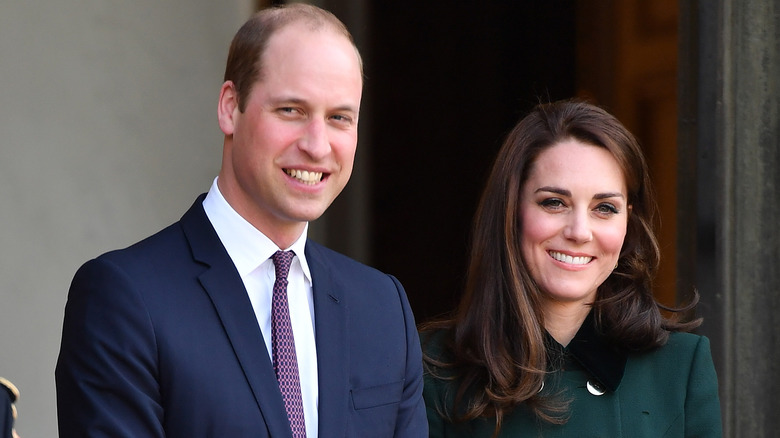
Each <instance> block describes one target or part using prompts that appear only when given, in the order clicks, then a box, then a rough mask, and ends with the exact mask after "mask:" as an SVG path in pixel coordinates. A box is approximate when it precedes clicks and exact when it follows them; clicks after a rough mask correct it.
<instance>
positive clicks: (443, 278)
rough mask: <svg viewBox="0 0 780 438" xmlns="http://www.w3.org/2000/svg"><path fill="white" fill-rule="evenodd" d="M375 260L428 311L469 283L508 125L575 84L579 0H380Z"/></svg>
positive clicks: (373, 46) (374, 37) (372, 86)
mask: <svg viewBox="0 0 780 438" xmlns="http://www.w3.org/2000/svg"><path fill="white" fill-rule="evenodd" d="M369 7H370V10H369V12H368V14H369V17H370V19H369V20H368V21H369V23H370V29H371V31H370V32H369V35H370V40H369V44H370V48H369V50H367V51H365V53H368V54H369V57H368V58H367V59H366V60H365V61H366V78H367V79H366V88H367V90H368V92H369V93H370V95H371V99H370V108H369V111H370V113H371V122H370V123H371V129H370V136H369V138H368V139H366V140H363V139H361V141H368V142H370V143H371V160H370V163H371V164H370V167H371V176H370V177H369V180H370V181H371V184H372V187H371V198H370V202H371V206H370V207H371V208H370V210H371V221H372V222H371V223H372V227H371V228H372V235H371V253H372V254H371V259H372V260H371V263H372V264H373V265H375V266H376V267H377V268H379V269H381V270H383V271H385V272H388V273H391V274H394V275H396V276H397V277H398V278H399V279H400V280H401V282H402V283H403V284H404V286H405V287H406V290H407V293H408V295H409V299H410V301H411V304H412V308H413V310H414V312H415V315H416V317H417V321H418V322H422V321H425V320H426V319H428V318H430V317H432V316H435V315H438V314H441V313H443V312H446V311H449V310H451V309H452V308H453V306H454V305H455V303H456V302H457V298H458V297H459V296H460V291H461V290H462V285H463V279H464V272H465V269H466V263H467V254H468V245H469V243H468V242H469V234H470V228H471V220H472V216H473V214H474V210H475V208H476V204H477V201H478V198H479V194H480V192H481V189H482V185H483V183H484V180H485V178H486V177H487V172H488V171H489V167H490V165H491V163H492V160H493V158H494V156H495V154H496V152H497V150H498V148H499V147H500V145H501V142H502V140H503V138H504V136H505V135H506V133H507V132H508V131H509V129H511V127H512V125H514V123H515V122H516V121H517V120H518V118H519V117H521V116H522V115H524V114H525V112H526V111H528V110H529V109H530V107H531V106H533V105H534V104H535V103H537V102H538V101H540V100H541V101H548V100H556V99H561V98H568V97H571V96H573V95H574V94H575V92H576V86H575V84H576V78H575V70H576V41H575V38H576V29H575V26H576V16H575V1H573V0H571V1H531V2H526V1H487V2H484V1H483V2H453V1H421V2H389V1H388V2H370V6H369Z"/></svg>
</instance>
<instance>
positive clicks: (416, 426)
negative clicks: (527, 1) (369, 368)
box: [391, 276, 428, 438]
mask: <svg viewBox="0 0 780 438" xmlns="http://www.w3.org/2000/svg"><path fill="white" fill-rule="evenodd" d="M391 278H392V279H393V282H395V285H396V288H397V289H398V294H399V296H400V299H401V305H402V308H403V313H404V319H405V325H406V343H407V346H408V348H407V359H406V360H407V366H406V370H407V372H406V379H405V382H404V389H403V398H402V399H401V405H400V407H399V411H398V421H397V423H396V430H395V436H396V437H399V438H402V437H404V438H405V437H427V436H428V420H427V419H426V414H425V403H424V401H423V398H422V391H423V369H422V352H421V350H420V338H419V337H418V334H417V327H416V325H415V321H414V316H413V315H412V309H411V307H410V305H409V300H408V298H407V297H406V292H405V291H404V288H403V286H402V285H401V283H400V282H399V281H398V280H397V279H396V278H395V277H392V276H391Z"/></svg>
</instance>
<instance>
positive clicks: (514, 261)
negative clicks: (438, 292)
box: [421, 101, 700, 434]
mask: <svg viewBox="0 0 780 438" xmlns="http://www.w3.org/2000/svg"><path fill="white" fill-rule="evenodd" d="M567 139H576V140H578V141H580V142H583V143H587V144H592V145H595V146H599V147H603V148H606V149H607V150H609V152H610V153H611V154H612V155H613V157H614V158H615V159H616V160H617V162H618V163H619V165H620V167H621V168H622V170H623V175H624V176H625V179H626V187H627V189H628V202H629V204H630V205H631V213H630V215H629V219H628V227H627V231H626V238H625V241H624V244H623V248H622V250H621V253H620V257H619V262H618V267H617V268H616V269H615V270H614V271H613V273H612V275H610V276H609V278H608V279H607V280H606V281H605V282H604V283H602V285H601V286H600V287H599V290H598V295H597V298H596V302H595V303H593V309H594V310H593V311H594V312H595V317H596V324H597V327H598V328H599V329H600V331H601V332H602V333H604V334H605V336H608V340H609V341H610V342H611V343H612V344H613V345H615V346H616V347H618V348H620V349H623V350H624V351H627V352H633V351H646V350H650V349H653V348H657V347H659V346H661V345H663V344H665V343H666V341H667V339H668V336H669V331H675V330H690V329H692V328H695V327H696V326H698V325H699V323H700V321H699V320H695V321H691V322H688V323H680V322H677V320H676V319H666V318H664V317H663V315H662V314H661V312H660V310H659V308H662V309H666V310H671V311H672V312H682V311H688V310H690V309H692V307H693V306H694V305H695V301H696V297H694V300H693V302H692V303H691V304H690V305H688V306H686V307H684V308H681V309H668V308H666V307H663V306H661V305H660V304H659V303H657V302H656V300H655V298H654V297H653V293H652V292H653V291H652V285H653V278H654V276H655V273H656V271H657V268H658V261H659V248H658V242H657V240H656V237H655V234H654V231H653V221H654V220H655V216H656V209H657V207H656V203H655V197H654V193H653V190H652V187H651V185H650V176H649V173H648V168H647V164H646V162H645V159H644V156H643V154H642V150H641V148H640V146H639V144H638V143H637V141H636V139H635V138H634V136H633V135H632V134H631V133H630V132H629V131H628V130H627V129H626V128H625V127H624V126H623V125H622V124H621V123H620V122H619V121H618V120H617V119H616V118H615V117H614V116H612V115H611V114H609V113H608V112H606V111H604V110H603V109H601V108H599V107H597V106H594V105H591V104H588V103H585V102H579V101H561V102H555V103H548V104H540V105H538V106H536V107H535V108H534V109H533V110H532V111H531V112H530V114H529V115H527V116H526V117H525V118H523V119H522V120H521V121H520V122H519V123H518V124H517V125H516V126H515V127H514V129H513V130H512V131H511V132H510V134H509V135H508V136H507V138H506V140H505V142H504V144H503V146H502V148H501V150H500V151H499V153H498V156H497V157H496V160H495V163H494V166H493V169H492V171H491V174H490V176H489V178H488V180H487V184H486V186H485V189H484V191H483V194H482V197H481V200H480V203H479V206H478V208H477V212H476V215H475V220H474V228H473V231H472V240H471V254H470V258H469V267H468V271H467V277H466V284H465V290H464V295H463V298H462V299H461V301H460V304H459V306H458V308H457V309H456V311H455V313H454V314H453V315H452V317H450V318H447V319H444V320H439V321H434V322H431V323H428V324H425V325H423V326H421V332H423V333H425V332H427V331H430V330H434V329H442V328H445V329H448V330H447V333H448V336H447V338H446V344H445V350H446V352H447V353H446V354H445V355H443V356H440V357H431V356H430V355H428V354H426V355H425V361H426V369H427V372H429V373H431V374H433V375H434V376H441V375H444V374H446V375H447V376H450V377H449V378H452V379H453V381H455V382H457V383H456V390H455V394H454V405H455V406H452V407H445V408H446V409H445V410H446V412H444V415H447V416H449V417H450V418H451V419H452V420H453V421H467V420H471V419H475V418H478V417H491V416H492V417H495V419H496V429H495V434H497V433H498V432H499V430H500V428H501V423H502V420H503V418H504V417H505V416H506V415H507V414H509V413H510V412H511V411H512V410H513V409H514V408H515V407H517V406H518V405H519V404H521V403H523V404H525V405H526V406H527V407H528V408H529V409H530V410H531V411H532V412H534V413H535V414H536V416H537V417H538V418H540V419H541V420H543V421H547V422H552V423H564V422H565V421H566V414H567V408H568V407H567V403H566V400H565V399H564V398H561V397H549V396H547V397H546V396H544V395H542V394H540V391H539V388H540V387H541V386H542V383H543V381H544V377H545V375H546V374H547V371H548V363H547V361H548V359H547V351H546V348H545V340H544V339H545V332H544V320H543V316H542V312H541V306H540V302H541V294H542V292H541V291H540V290H539V288H538V287H537V286H536V284H535V283H534V281H533V279H532V278H531V276H530V274H529V270H528V267H527V266H526V264H525V262H524V260H523V257H522V255H521V254H522V253H521V237H520V236H521V230H522V224H521V223H520V215H519V203H520V198H521V190H522V188H523V185H524V183H525V180H526V178H527V177H528V174H529V171H530V170H531V167H532V166H533V165H534V162H535V160H536V158H537V157H538V156H539V154H540V153H541V152H542V151H544V150H545V149H547V148H549V147H551V146H553V145H555V144H557V143H560V142H562V141H564V140H567ZM423 339H426V337H425V336H423ZM447 370H448V371H447ZM442 371H446V372H445V373H442Z"/></svg>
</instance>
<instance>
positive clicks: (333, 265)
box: [306, 239, 388, 277]
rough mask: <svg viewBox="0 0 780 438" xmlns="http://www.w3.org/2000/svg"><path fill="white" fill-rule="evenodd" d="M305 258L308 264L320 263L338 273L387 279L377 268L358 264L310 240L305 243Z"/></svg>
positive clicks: (350, 258)
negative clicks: (359, 274) (360, 274)
mask: <svg viewBox="0 0 780 438" xmlns="http://www.w3.org/2000/svg"><path fill="white" fill-rule="evenodd" d="M306 258H307V260H308V261H309V263H310V264H311V263H320V264H322V265H324V266H327V267H328V268H330V269H336V270H337V271H338V272H349V273H362V274H363V275H369V276H377V275H379V276H383V277H388V274H386V273H384V272H382V271H380V270H379V269H377V268H374V267H371V266H369V265H366V264H365V263H362V262H359V261H357V260H355V259H353V258H352V257H349V256H347V255H345V254H342V253H340V252H338V251H335V250H333V249H330V248H328V247H326V246H324V245H322V244H320V243H317V242H315V241H313V240H311V239H308V240H307V241H306Z"/></svg>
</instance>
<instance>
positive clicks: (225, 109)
mask: <svg viewBox="0 0 780 438" xmlns="http://www.w3.org/2000/svg"><path fill="white" fill-rule="evenodd" d="M238 113H239V109H238V92H237V91H236V86H235V84H234V83H233V81H225V83H224V84H222V88H221V89H220V90H219V103H218V105H217V117H218V118H219V128H220V129H221V130H222V132H224V133H225V135H233V131H234V130H235V127H236V126H235V122H236V115H237V114H238Z"/></svg>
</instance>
